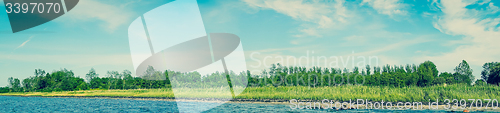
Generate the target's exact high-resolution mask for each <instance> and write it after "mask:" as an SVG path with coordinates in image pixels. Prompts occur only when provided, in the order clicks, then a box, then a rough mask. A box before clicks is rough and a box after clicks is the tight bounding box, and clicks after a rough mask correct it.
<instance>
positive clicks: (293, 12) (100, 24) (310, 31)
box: [0, 0, 500, 86]
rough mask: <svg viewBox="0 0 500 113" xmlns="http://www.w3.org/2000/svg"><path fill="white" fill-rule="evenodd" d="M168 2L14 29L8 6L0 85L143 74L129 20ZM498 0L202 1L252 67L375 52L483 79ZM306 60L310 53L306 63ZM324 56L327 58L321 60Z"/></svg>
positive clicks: (93, 6)
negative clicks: (135, 61)
mask: <svg viewBox="0 0 500 113" xmlns="http://www.w3.org/2000/svg"><path fill="white" fill-rule="evenodd" d="M167 2H168V1H161V0H156V1H155V0H82V1H80V3H79V4H78V5H77V6H76V7H75V8H74V9H72V10H71V11H70V12H68V13H67V14H65V15H63V16H61V17H59V18H57V19H55V20H53V21H51V22H48V23H46V24H43V25H40V26H37V27H34V28H32V29H29V30H25V31H22V32H19V33H12V32H11V29H10V23H9V19H8V17H7V14H6V13H0V81H1V82H0V86H6V85H7V78H8V77H16V78H20V79H24V78H26V77H29V76H33V73H34V69H37V68H40V69H44V70H46V71H48V72H52V71H54V70H59V69H61V68H67V69H70V70H73V71H74V72H75V74H76V76H81V77H84V76H85V74H86V73H87V72H88V70H90V68H95V69H96V70H97V72H98V74H100V76H105V74H106V71H110V70H116V71H122V70H125V69H126V70H131V71H134V69H133V65H132V60H131V56H130V48H129V42H128V26H129V25H130V24H131V23H132V21H133V20H135V19H136V18H138V17H139V16H140V15H141V14H143V13H145V12H147V11H149V10H152V9H153V8H155V7H158V6H160V5H163V4H165V3H167ZM0 3H1V4H3V2H2V0H0ZM499 4H500V1H497V0H492V1H490V0H479V1H477V0H462V1H460V0H437V1H436V0H427V1H425V0H415V1H412V0H404V1H403V0H348V1H344V0H220V1H198V6H199V9H200V13H201V17H202V19H203V24H204V26H205V30H206V32H207V33H232V34H235V35H238V36H239V37H240V38H241V42H242V46H243V49H244V51H245V58H246V61H247V62H246V66H247V68H248V69H249V70H252V71H253V72H256V74H258V73H257V72H258V71H257V70H261V69H265V68H266V67H267V66H269V65H270V64H272V63H281V64H284V65H301V66H307V67H310V66H321V67H335V68H347V69H352V67H353V66H358V64H359V62H360V61H366V60H367V59H368V58H369V57H373V58H375V57H376V58H377V59H378V60H377V61H378V63H374V64H371V65H372V66H376V65H377V64H378V65H379V66H381V65H385V64H389V65H405V64H419V63H422V62H424V61H426V60H430V61H432V62H434V63H435V64H436V65H437V68H438V70H439V71H441V72H444V71H448V72H452V71H453V68H454V67H455V66H456V65H458V64H459V63H460V62H461V61H462V60H466V61H467V62H469V64H470V65H471V67H472V69H473V70H474V73H473V74H474V75H475V76H476V78H480V74H479V73H480V71H481V70H482V67H481V66H482V65H483V64H484V63H486V62H493V61H499V59H498V58H500V51H499V49H498V48H500V44H498V42H500V38H498V37H499V36H500V31H499V27H500V24H499V22H500V16H499V15H500V12H499V11H500V9H499ZM0 9H4V6H3V5H1V6H0ZM179 12H182V11H179ZM332 56H335V57H332ZM288 57H294V58H296V59H295V60H293V59H290V60H286V58H288ZM300 57H306V58H305V59H303V60H300V61H299V60H298V59H300ZM320 57H321V58H323V57H325V58H326V60H325V59H322V60H320V61H317V60H318V58H320ZM363 57H365V60H363V59H362V58H363ZM281 58H284V59H285V60H281ZM314 58H316V59H314ZM353 58H354V60H353ZM306 59H309V60H306ZM293 61H295V62H293ZM312 61H315V62H312ZM316 61H317V62H316ZM292 62H293V63H292ZM296 62H298V63H296ZM349 62H351V63H349ZM364 63H365V64H368V63H369V62H368V61H366V62H364ZM352 64H354V65H352ZM365 64H363V63H361V65H365Z"/></svg>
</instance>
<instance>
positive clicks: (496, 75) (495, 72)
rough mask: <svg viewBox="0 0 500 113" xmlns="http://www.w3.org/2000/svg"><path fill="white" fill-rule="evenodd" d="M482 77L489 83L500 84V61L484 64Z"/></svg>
mask: <svg viewBox="0 0 500 113" xmlns="http://www.w3.org/2000/svg"><path fill="white" fill-rule="evenodd" d="M483 68H484V70H483V71H482V72H481V77H482V78H483V79H484V80H485V81H486V82H487V83H489V84H494V85H500V84H499V83H500V62H490V63H485V64H484V65H483Z"/></svg>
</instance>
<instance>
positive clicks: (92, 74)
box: [85, 68, 99, 83]
mask: <svg viewBox="0 0 500 113" xmlns="http://www.w3.org/2000/svg"><path fill="white" fill-rule="evenodd" d="M96 77H99V74H97V73H96V72H95V69H94V68H91V69H90V70H89V73H87V74H86V75H85V78H86V79H87V82H88V83H90V82H91V81H92V79H94V78H96Z"/></svg>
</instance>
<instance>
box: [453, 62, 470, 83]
mask: <svg viewBox="0 0 500 113" xmlns="http://www.w3.org/2000/svg"><path fill="white" fill-rule="evenodd" d="M454 71H455V73H457V75H458V77H459V78H460V81H461V82H463V83H467V84H471V83H472V81H474V75H472V69H471V68H470V67H469V64H468V63H467V61H465V60H462V62H461V63H460V64H458V66H457V67H455V69H454Z"/></svg>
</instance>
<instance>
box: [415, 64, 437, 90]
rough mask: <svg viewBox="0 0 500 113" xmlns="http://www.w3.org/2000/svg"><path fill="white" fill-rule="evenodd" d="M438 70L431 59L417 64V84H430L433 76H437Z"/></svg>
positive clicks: (421, 85)
mask: <svg viewBox="0 0 500 113" xmlns="http://www.w3.org/2000/svg"><path fill="white" fill-rule="evenodd" d="M438 73H439V72H438V71H437V68H436V65H434V63H432V62H431V61H425V62H424V63H421V64H420V66H418V69H417V74H418V76H419V81H418V82H417V85H418V86H420V87H424V86H431V85H432V83H433V80H434V77H437V75H438Z"/></svg>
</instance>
